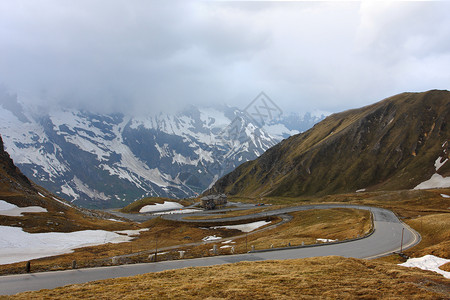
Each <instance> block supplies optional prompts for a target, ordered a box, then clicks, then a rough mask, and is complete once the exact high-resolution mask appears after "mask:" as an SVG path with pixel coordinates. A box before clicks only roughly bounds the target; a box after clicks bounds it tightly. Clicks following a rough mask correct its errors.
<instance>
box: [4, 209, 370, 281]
mask: <svg viewBox="0 0 450 300" xmlns="http://www.w3.org/2000/svg"><path fill="white" fill-rule="evenodd" d="M293 216H294V218H293V220H292V221H291V222H288V223H286V224H284V225H281V226H278V227H276V228H274V229H270V230H267V231H262V232H259V233H255V234H249V235H248V238H247V243H246V241H245V238H240V239H234V241H235V244H233V246H235V251H236V253H243V252H246V251H248V250H250V247H251V245H254V246H255V247H256V249H267V248H269V247H270V245H271V244H274V247H282V246H287V244H288V243H289V242H290V243H291V245H292V246H294V245H300V244H301V243H302V242H305V244H312V243H315V239H316V238H330V239H345V238H352V237H355V236H356V235H357V234H360V235H361V234H362V233H363V232H366V231H367V230H368V228H369V227H370V219H369V215H368V212H366V211H360V210H354V209H330V210H313V211H304V212H297V213H294V214H293ZM278 221H279V220H278ZM278 221H277V220H275V219H274V220H273V222H272V224H274V223H277V222H278ZM114 223H117V222H114ZM141 226H142V227H143V228H149V230H148V231H144V232H141V234H140V235H139V236H138V237H137V238H136V239H135V240H133V241H132V242H127V243H120V244H105V245H100V246H94V247H84V248H80V249H76V250H75V251H74V253H69V254H64V255H59V256H54V257H47V258H41V259H35V260H32V261H31V269H32V272H38V271H48V270H63V269H69V268H71V265H72V261H73V260H76V261H77V265H78V267H80V268H81V267H95V266H101V265H111V264H112V262H111V259H109V258H111V257H113V256H120V255H127V254H131V253H139V252H144V253H143V254H135V255H134V256H133V257H130V258H125V259H122V262H126V263H132V262H148V261H149V259H148V255H149V252H152V251H153V250H154V249H155V247H156V240H158V249H162V248H165V247H173V246H176V245H180V247H178V248H177V249H178V250H186V251H187V252H186V256H185V257H186V258H194V257H204V256H209V255H211V254H212V253H211V252H210V249H211V248H212V245H211V244H206V245H199V246H184V247H183V246H182V245H186V244H189V243H194V242H201V240H202V238H204V237H205V236H209V235H216V236H220V237H223V238H231V237H233V236H237V235H241V234H242V232H240V231H238V230H226V229H205V228H199V227H197V225H195V224H190V223H182V222H173V221H168V220H164V219H162V218H157V219H153V220H151V221H148V222H145V223H143V224H141ZM219 244H220V242H219ZM220 245H221V244H220ZM246 245H247V247H246ZM177 249H174V250H173V251H172V252H169V253H168V254H167V255H166V256H159V257H158V258H159V260H164V259H177V258H178V253H177V252H176V251H175V250H177ZM220 253H222V254H229V253H230V248H228V249H220ZM25 264H26V262H21V263H15V264H9V265H2V266H0V274H13V273H24V272H25Z"/></svg>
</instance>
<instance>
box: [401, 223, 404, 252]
mask: <svg viewBox="0 0 450 300" xmlns="http://www.w3.org/2000/svg"><path fill="white" fill-rule="evenodd" d="M404 232H405V228H402V241H401V242H400V253H403V233H404Z"/></svg>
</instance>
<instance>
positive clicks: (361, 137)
mask: <svg viewBox="0 0 450 300" xmlns="http://www.w3.org/2000/svg"><path fill="white" fill-rule="evenodd" d="M449 116H450V92H448V91H429V92H426V93H403V94H400V95H397V96H394V97H391V98H388V99H386V100H384V101H381V102H379V103H376V104H374V105H371V106H367V107H363V108H361V109H355V110H350V111H346V112H343V113H339V114H334V115H331V116H330V117H328V118H326V119H325V120H324V121H322V122H320V123H319V124H316V125H315V126H314V127H313V128H312V129H310V130H309V131H307V132H305V133H303V134H299V135H295V136H292V137H290V138H289V139H286V140H284V141H282V142H281V143H279V144H278V145H276V146H274V147H273V148H271V149H269V150H268V151H266V152H265V153H264V154H263V155H261V156H260V157H259V158H258V159H256V160H254V161H251V162H247V163H245V164H243V165H241V166H240V167H238V168H237V169H236V170H235V171H233V172H231V173H229V174H228V175H226V176H224V177H222V178H221V179H220V180H219V181H218V182H217V183H216V184H215V185H214V186H213V188H212V191H218V192H226V193H228V194H231V195H239V196H252V197H257V196H258V197H259V196H261V195H266V196H290V197H295V196H300V195H316V196H323V195H327V194H335V193H343V192H353V191H355V190H358V189H362V188H366V189H368V190H397V189H404V188H411V187H414V186H415V185H417V184H419V183H420V182H422V181H424V180H426V179H428V178H430V177H431V175H432V174H433V173H434V161H435V160H436V158H437V157H438V156H439V155H444V154H443V149H442V144H443V143H444V142H445V141H446V140H447V139H448V137H449V136H450V126H448V124H447V122H448V118H449ZM448 147H450V146H448V144H447V148H448ZM447 151H448V149H447ZM448 153H449V152H447V154H446V155H447V156H448ZM447 165H449V164H448V163H447ZM445 168H446V169H445ZM449 169H450V168H449V167H448V166H446V167H444V168H443V169H442V172H444V173H445V174H444V175H446V174H449V172H450V170H449Z"/></svg>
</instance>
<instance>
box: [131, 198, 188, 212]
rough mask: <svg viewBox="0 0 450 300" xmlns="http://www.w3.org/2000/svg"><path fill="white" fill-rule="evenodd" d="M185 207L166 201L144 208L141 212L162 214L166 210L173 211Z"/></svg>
mask: <svg viewBox="0 0 450 300" xmlns="http://www.w3.org/2000/svg"><path fill="white" fill-rule="evenodd" d="M183 207H184V206H183V205H181V204H179V203H176V202H170V201H164V203H162V204H161V203H156V204H150V205H145V206H143V207H142V208H141V209H140V210H139V212H140V213H147V212H160V211H164V210H171V209H180V208H183Z"/></svg>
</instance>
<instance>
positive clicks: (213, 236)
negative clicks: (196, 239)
mask: <svg viewBox="0 0 450 300" xmlns="http://www.w3.org/2000/svg"><path fill="white" fill-rule="evenodd" d="M220 239H221V237H220V236H215V235H209V236H205V237H204V238H202V241H204V242H208V241H215V240H220Z"/></svg>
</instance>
